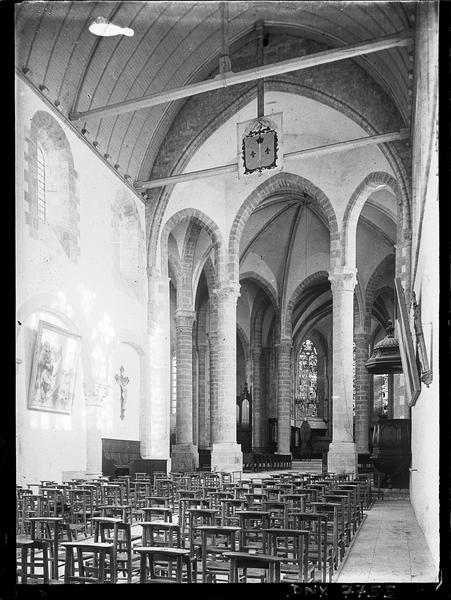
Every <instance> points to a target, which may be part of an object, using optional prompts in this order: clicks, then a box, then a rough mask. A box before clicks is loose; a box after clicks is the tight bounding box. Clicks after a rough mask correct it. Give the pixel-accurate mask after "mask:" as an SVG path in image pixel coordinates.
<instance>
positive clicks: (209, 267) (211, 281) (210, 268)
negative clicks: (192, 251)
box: [203, 256, 217, 298]
mask: <svg viewBox="0 0 451 600" xmlns="http://www.w3.org/2000/svg"><path fill="white" fill-rule="evenodd" d="M203 271H204V274H205V279H206V280H207V287H208V295H209V297H210V298H211V297H212V295H213V290H214V289H215V287H216V285H217V277H216V269H215V266H214V264H213V261H212V259H211V256H209V257H208V258H207V260H206V261H205V263H204V267H203Z"/></svg>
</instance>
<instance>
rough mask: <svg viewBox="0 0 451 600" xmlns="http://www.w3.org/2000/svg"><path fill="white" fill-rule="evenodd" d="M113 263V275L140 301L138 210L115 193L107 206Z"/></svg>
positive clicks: (141, 242)
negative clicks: (109, 205)
mask: <svg viewBox="0 0 451 600" xmlns="http://www.w3.org/2000/svg"><path fill="white" fill-rule="evenodd" d="M111 212H112V229H113V261H114V264H115V267H116V269H117V271H118V272H119V273H120V274H121V276H122V277H123V278H124V280H125V281H126V283H127V285H128V286H129V287H130V288H131V289H132V290H133V291H134V292H135V294H136V296H137V297H138V299H140V300H141V299H142V298H143V297H144V289H143V284H142V282H143V276H142V275H143V272H144V247H143V246H144V239H145V238H144V232H143V229H142V226H141V220H140V218H139V213H138V209H137V208H136V204H135V202H134V200H132V199H131V198H130V197H129V196H128V195H127V193H125V192H123V191H118V192H117V193H116V196H115V198H114V200H113V202H112V204H111Z"/></svg>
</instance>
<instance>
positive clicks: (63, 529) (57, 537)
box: [29, 517, 72, 580]
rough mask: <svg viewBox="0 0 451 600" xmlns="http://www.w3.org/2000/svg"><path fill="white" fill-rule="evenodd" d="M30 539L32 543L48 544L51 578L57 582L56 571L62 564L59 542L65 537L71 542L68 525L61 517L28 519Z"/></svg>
mask: <svg viewBox="0 0 451 600" xmlns="http://www.w3.org/2000/svg"><path fill="white" fill-rule="evenodd" d="M29 521H30V522H31V539H32V540H33V541H36V540H37V541H41V542H48V544H49V555H50V563H51V578H52V579H54V580H58V569H59V566H60V565H61V564H63V563H64V560H63V559H62V557H60V556H59V549H60V541H61V540H62V539H63V536H66V539H67V541H71V539H72V534H71V532H70V529H69V525H68V524H67V523H64V520H63V518H62V517H30V519H29Z"/></svg>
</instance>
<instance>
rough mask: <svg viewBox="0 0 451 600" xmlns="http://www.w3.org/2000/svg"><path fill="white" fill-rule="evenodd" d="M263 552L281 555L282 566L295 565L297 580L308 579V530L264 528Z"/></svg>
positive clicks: (282, 567)
mask: <svg viewBox="0 0 451 600" xmlns="http://www.w3.org/2000/svg"><path fill="white" fill-rule="evenodd" d="M264 534H265V544H264V552H266V553H268V554H270V555H271V556H281V557H282V558H283V563H282V565H281V570H282V571H283V570H284V566H286V567H288V568H291V569H292V568H293V567H295V569H296V575H297V580H298V581H308V562H309V560H308V538H309V531H308V530H300V529H283V528H270V529H265V531H264Z"/></svg>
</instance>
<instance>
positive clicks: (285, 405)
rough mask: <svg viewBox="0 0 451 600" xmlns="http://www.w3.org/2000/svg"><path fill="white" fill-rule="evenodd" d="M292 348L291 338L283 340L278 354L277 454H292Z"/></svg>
mask: <svg viewBox="0 0 451 600" xmlns="http://www.w3.org/2000/svg"><path fill="white" fill-rule="evenodd" d="M291 346H292V341H291V339H290V338H283V339H281V340H280V342H279V343H278V344H276V347H277V349H278V352H277V372H278V379H277V453H278V454H290V439H291V426H290V411H291Z"/></svg>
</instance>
